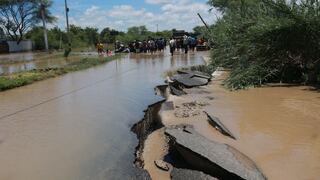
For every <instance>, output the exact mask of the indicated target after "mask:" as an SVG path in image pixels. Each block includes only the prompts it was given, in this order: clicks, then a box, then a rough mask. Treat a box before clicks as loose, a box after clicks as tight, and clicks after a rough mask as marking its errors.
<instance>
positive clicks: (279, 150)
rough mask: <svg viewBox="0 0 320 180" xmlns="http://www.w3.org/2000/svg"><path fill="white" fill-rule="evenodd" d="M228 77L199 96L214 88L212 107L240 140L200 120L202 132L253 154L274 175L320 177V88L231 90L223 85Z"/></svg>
mask: <svg viewBox="0 0 320 180" xmlns="http://www.w3.org/2000/svg"><path fill="white" fill-rule="evenodd" d="M225 76H226V74H225V75H224V76H223V77H221V78H219V79H217V80H215V81H214V82H212V84H211V85H209V86H208V87H206V88H205V89H204V90H203V94H201V95H196V96H203V97H206V96H208V94H207V93H206V92H212V94H211V96H212V97H213V98H214V99H213V100H212V101H211V102H210V107H208V108H206V109H207V111H210V112H211V113H212V114H214V115H215V116H217V117H218V118H220V120H221V121H222V122H223V123H224V124H225V125H226V126H227V127H228V128H229V130H231V132H233V133H234V134H235V136H236V138H237V140H235V141H234V140H231V139H230V138H228V137H224V136H221V135H220V134H219V133H217V131H216V130H214V129H213V128H212V127H209V126H210V125H208V123H207V122H205V123H197V122H195V123H194V125H195V126H196V128H197V129H198V131H199V132H201V133H203V134H204V135H205V136H207V137H209V138H211V139H212V140H215V141H217V140H219V141H220V142H224V143H228V144H230V145H232V146H234V147H236V148H237V149H239V150H240V151H241V152H243V153H245V154H246V155H248V156H249V157H250V158H252V159H253V160H254V161H255V162H256V163H257V164H258V166H259V167H260V168H261V169H262V171H263V172H264V174H265V175H266V176H267V177H268V179H272V180H274V179H275V180H282V179H291V180H316V179H319V177H320V92H319V91H317V90H314V89H312V88H311V87H306V86H298V87H297V86H296V87H294V86H292V87H285V86H283V87H263V88H255V89H249V90H242V91H237V92H230V91H228V90H226V89H224V88H223V87H222V86H221V83H222V80H223V79H224V78H225ZM198 94H199V93H198Z"/></svg>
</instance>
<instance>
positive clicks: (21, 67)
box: [0, 52, 98, 75]
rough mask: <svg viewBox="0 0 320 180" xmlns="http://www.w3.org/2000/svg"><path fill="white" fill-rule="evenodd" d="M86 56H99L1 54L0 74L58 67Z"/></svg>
mask: <svg viewBox="0 0 320 180" xmlns="http://www.w3.org/2000/svg"><path fill="white" fill-rule="evenodd" d="M84 57H98V54H97V53H96V52H88V53H73V54H71V55H70V56H69V57H68V58H64V57H63V53H62V52H53V53H46V52H41V53H40V52H39V53H32V52H26V53H12V54H4V55H3V54H1V55H0V75H1V74H10V73H17V72H21V71H29V70H32V69H45V68H57V67H61V66H65V65H67V64H69V63H72V62H76V61H80V60H81V59H82V58H84Z"/></svg>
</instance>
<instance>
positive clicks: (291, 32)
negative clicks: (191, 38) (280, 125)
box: [208, 0, 320, 89]
mask: <svg viewBox="0 0 320 180" xmlns="http://www.w3.org/2000/svg"><path fill="white" fill-rule="evenodd" d="M208 3H209V4H210V5H211V6H212V7H214V8H216V9H218V11H219V12H220V13H221V14H222V16H221V18H220V19H219V20H218V21H217V23H216V24H215V25H213V26H211V34H210V36H211V39H213V41H214V48H213V50H212V64H211V65H212V66H214V67H218V66H222V67H225V68H228V69H230V70H231V73H230V77H229V78H228V79H227V80H226V85H227V86H228V87H229V88H231V89H242V88H246V87H249V86H260V85H262V84H263V83H268V82H285V83H309V84H317V83H319V82H320V43H319V42H320V3H319V1H312V0H299V1H298V0H291V1H285V0H261V1H260V0H209V2H208Z"/></svg>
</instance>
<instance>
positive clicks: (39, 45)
mask: <svg viewBox="0 0 320 180" xmlns="http://www.w3.org/2000/svg"><path fill="white" fill-rule="evenodd" d="M171 36H172V31H169V30H168V31H160V32H151V31H149V30H148V29H147V28H146V27H145V26H137V27H130V28H128V31H127V32H121V31H117V30H114V29H110V28H108V27H107V28H104V29H103V30H102V31H101V32H99V29H98V28H92V27H85V28H82V27H79V26H75V25H71V26H70V39H71V42H72V47H73V48H84V47H93V46H95V45H96V44H97V43H98V42H101V43H108V44H113V43H115V42H116V41H120V42H122V43H129V42H132V41H134V40H144V39H147V38H148V37H153V38H157V37H163V38H167V39H169V38H170V37H171ZM26 38H28V39H31V40H32V41H33V42H34V45H35V49H36V50H43V49H44V48H45V44H44V41H43V28H42V27H33V28H32V29H31V30H30V31H28V32H27V34H26ZM48 41H49V47H50V49H61V48H64V46H65V45H66V44H67V42H68V36H67V33H66V31H62V30H61V29H60V28H58V27H55V28H52V29H49V30H48Z"/></svg>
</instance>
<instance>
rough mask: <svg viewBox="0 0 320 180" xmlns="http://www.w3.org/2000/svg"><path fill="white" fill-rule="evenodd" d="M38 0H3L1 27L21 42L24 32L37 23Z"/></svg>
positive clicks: (0, 5) (0, 3)
mask: <svg viewBox="0 0 320 180" xmlns="http://www.w3.org/2000/svg"><path fill="white" fill-rule="evenodd" d="M37 3H38V0H1V1H0V27H1V28H3V29H5V31H6V34H7V35H8V36H9V37H10V38H11V39H12V40H15V41H17V43H18V44H19V43H20V42H21V40H23V38H24V34H25V33H26V32H27V31H28V30H29V29H30V28H31V27H32V26H33V25H34V24H35V18H34V17H35V11H36V9H37Z"/></svg>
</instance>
